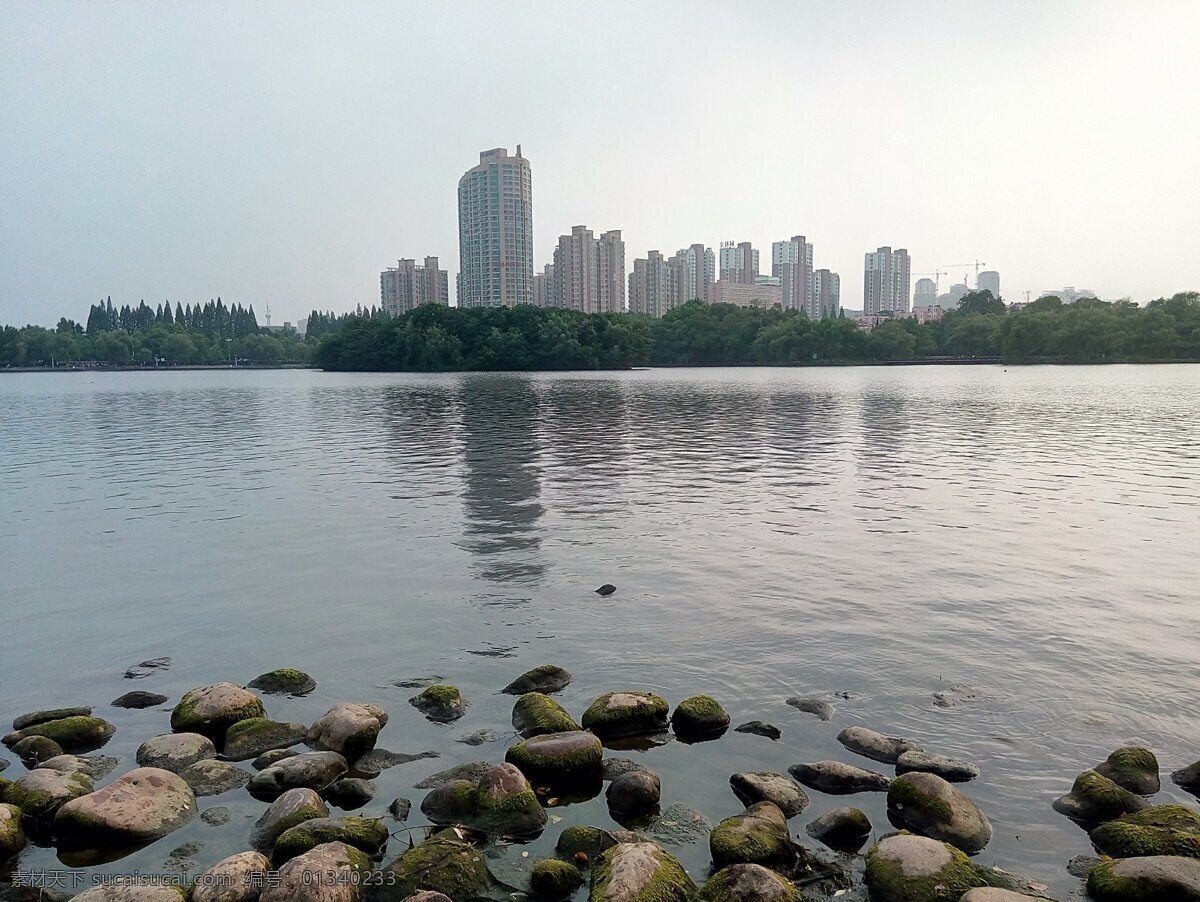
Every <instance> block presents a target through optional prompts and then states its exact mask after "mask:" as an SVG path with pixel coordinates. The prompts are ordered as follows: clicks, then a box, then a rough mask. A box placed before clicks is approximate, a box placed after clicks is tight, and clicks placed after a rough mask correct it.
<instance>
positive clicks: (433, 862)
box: [375, 831, 494, 902]
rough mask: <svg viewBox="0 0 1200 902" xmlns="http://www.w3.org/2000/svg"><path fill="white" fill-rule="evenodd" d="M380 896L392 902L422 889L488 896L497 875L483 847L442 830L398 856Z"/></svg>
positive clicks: (451, 894)
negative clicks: (490, 865)
mask: <svg viewBox="0 0 1200 902" xmlns="http://www.w3.org/2000/svg"><path fill="white" fill-rule="evenodd" d="M382 882H383V884H384V886H382V887H380V891H379V892H378V893H376V894H375V896H376V898H378V899H380V900H386V902H392V900H396V902H399V900H402V899H406V898H408V897H409V896H411V895H413V894H414V893H417V892H420V891H422V890H425V891H428V892H435V893H442V894H443V895H446V896H449V897H450V898H451V899H455V900H469V899H477V898H480V897H482V896H485V895H486V894H487V892H488V889H489V888H490V887H491V886H492V885H493V883H494V878H493V877H492V875H491V873H490V872H489V871H488V867H487V862H486V861H485V860H484V857H483V853H482V852H480V851H479V849H477V848H475V847H474V846H472V845H470V844H469V843H466V842H462V841H461V840H459V839H457V838H456V837H455V834H454V833H453V831H442V832H441V833H438V834H435V835H434V836H432V837H430V838H429V839H427V840H425V842H423V843H421V844H420V845H419V846H416V847H414V848H412V849H409V850H408V851H407V852H405V853H404V854H403V855H401V856H399V857H398V858H396V859H394V860H393V861H392V862H390V863H389V864H388V865H387V866H386V867H385V868H384V869H383V874H382Z"/></svg>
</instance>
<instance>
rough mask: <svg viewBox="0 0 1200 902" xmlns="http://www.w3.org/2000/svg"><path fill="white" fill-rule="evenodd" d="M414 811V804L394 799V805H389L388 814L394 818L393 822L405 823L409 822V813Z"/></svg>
mask: <svg viewBox="0 0 1200 902" xmlns="http://www.w3.org/2000/svg"><path fill="white" fill-rule="evenodd" d="M410 811H412V802H410V801H409V800H408V799H392V804H390V805H388V814H390V815H391V816H392V820H397V821H400V822H401V823H404V822H405V821H406V820H408V813H409V812H410Z"/></svg>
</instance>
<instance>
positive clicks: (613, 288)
mask: <svg viewBox="0 0 1200 902" xmlns="http://www.w3.org/2000/svg"><path fill="white" fill-rule="evenodd" d="M547 275H549V276H551V278H552V279H553V288H550V289H546V290H545V295H544V297H545V300H546V302H547V303H548V304H549V305H550V306H557V307H566V308H568V309H570V310H578V311H580V312H581V313H623V312H624V310H625V242H624V241H622V240H621V232H620V230H618V229H614V230H612V231H609V232H605V233H604V234H603V235H601V236H600V237H599V238H595V237H593V235H592V231H591V229H589V228H587V227H586V226H581V225H580V226H575V227H574V228H573V229H571V234H570V235H563V236H562V237H561V238H559V239H558V247H556V248H555V249H554V264H553V266H551V267H548V268H547ZM535 281H536V280H535ZM551 302H552V303H551Z"/></svg>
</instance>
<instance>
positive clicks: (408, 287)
mask: <svg viewBox="0 0 1200 902" xmlns="http://www.w3.org/2000/svg"><path fill="white" fill-rule="evenodd" d="M379 300H380V302H381V303H382V304H383V309H384V311H385V312H386V313H387V315H388V316H400V315H401V314H402V313H408V311H410V310H413V309H414V308H416V307H420V306H421V305H422V304H441V305H443V306H446V305H448V304H449V303H450V280H449V276H448V274H447V273H446V270H444V269H438V258H437V257H426V258H425V265H424V266H417V261H416V260H403V259H402V260H398V261H396V266H395V267H394V268H389V269H385V270H384V271H383V272H381V273H380V274H379Z"/></svg>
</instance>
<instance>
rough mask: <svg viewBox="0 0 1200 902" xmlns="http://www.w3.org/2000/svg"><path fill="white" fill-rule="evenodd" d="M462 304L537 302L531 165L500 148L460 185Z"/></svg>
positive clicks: (484, 157)
mask: <svg viewBox="0 0 1200 902" xmlns="http://www.w3.org/2000/svg"><path fill="white" fill-rule="evenodd" d="M458 255H459V283H458V303H459V306H461V307H500V306H508V307H511V306H513V305H514V304H530V303H532V302H533V187H532V180H531V177H530V170H529V161H528V160H527V159H525V158H524V157H523V156H521V145H519V144H518V145H517V155H516V156H513V157H510V156H509V155H508V150H507V149H506V148H503V147H498V148H496V149H495V150H485V151H483V152H482V153H481V154H480V155H479V165H478V166H476V167H474V168H473V169H468V170H467V172H466V173H465V174H464V175H463V177H462V178H461V179H459V181H458Z"/></svg>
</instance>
